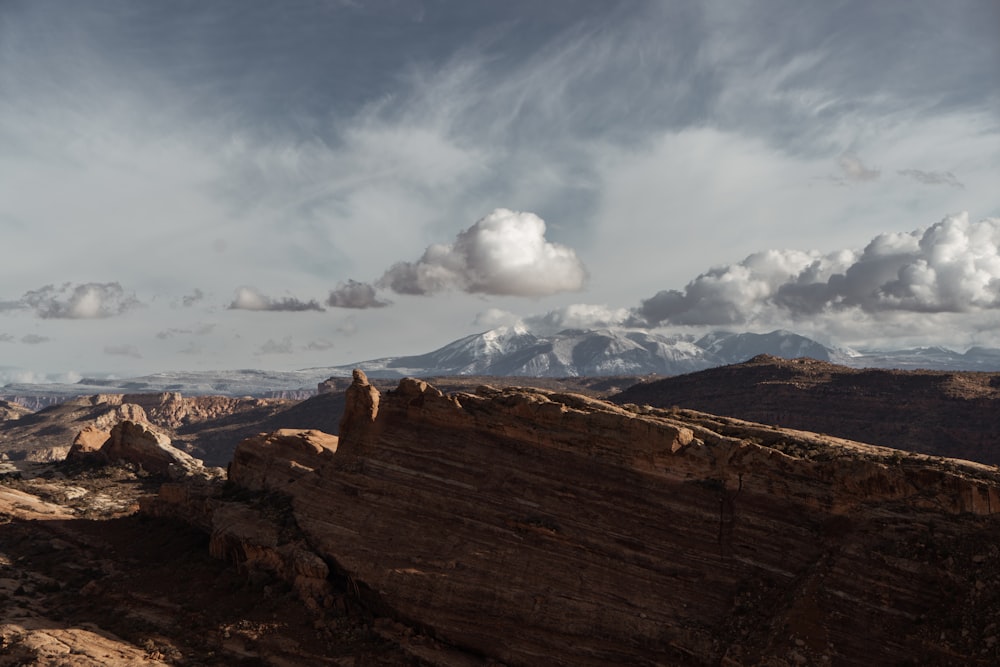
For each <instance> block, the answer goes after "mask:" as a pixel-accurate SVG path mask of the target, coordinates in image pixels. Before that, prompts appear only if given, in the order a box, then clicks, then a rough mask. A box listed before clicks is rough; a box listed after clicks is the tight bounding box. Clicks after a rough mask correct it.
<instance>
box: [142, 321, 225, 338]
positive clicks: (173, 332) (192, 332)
mask: <svg viewBox="0 0 1000 667" xmlns="http://www.w3.org/2000/svg"><path fill="white" fill-rule="evenodd" d="M214 329H215V325H214V324H200V325H198V326H197V327H195V328H193V329H181V328H176V327H171V328H170V329H164V330H163V331H160V332H157V334H156V337H157V338H159V339H160V340H167V339H168V338H173V337H175V336H207V335H208V334H210V333H212V331H213V330H214Z"/></svg>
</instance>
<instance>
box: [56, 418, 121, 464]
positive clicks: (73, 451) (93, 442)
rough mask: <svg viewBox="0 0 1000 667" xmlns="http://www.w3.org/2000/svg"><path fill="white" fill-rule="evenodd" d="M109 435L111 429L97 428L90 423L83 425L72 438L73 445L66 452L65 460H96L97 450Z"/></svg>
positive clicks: (97, 458) (97, 457)
mask: <svg viewBox="0 0 1000 667" xmlns="http://www.w3.org/2000/svg"><path fill="white" fill-rule="evenodd" d="M110 437H111V431H107V430H104V429H102V428H98V427H97V426H95V425H93V424H91V425H90V426H87V427H85V428H84V429H83V430H81V431H80V432H79V433H77V434H76V437H75V438H73V445H72V446H71V447H70V448H69V453H67V454H66V460H67V461H96V460H99V458H100V457H99V456H98V452H99V451H100V450H101V447H103V446H104V443H106V442H107V441H108V439H109V438H110Z"/></svg>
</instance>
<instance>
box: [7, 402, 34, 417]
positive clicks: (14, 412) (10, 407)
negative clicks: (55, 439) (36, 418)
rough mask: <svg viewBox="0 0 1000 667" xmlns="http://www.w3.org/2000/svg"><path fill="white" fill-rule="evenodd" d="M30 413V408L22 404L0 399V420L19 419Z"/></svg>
mask: <svg viewBox="0 0 1000 667" xmlns="http://www.w3.org/2000/svg"><path fill="white" fill-rule="evenodd" d="M30 414H31V410H30V409H28V408H26V407H24V406H23V405H20V404H18V403H11V402H9V401H3V400H0V421H7V420H14V419H19V418H21V417H23V416H24V415H30Z"/></svg>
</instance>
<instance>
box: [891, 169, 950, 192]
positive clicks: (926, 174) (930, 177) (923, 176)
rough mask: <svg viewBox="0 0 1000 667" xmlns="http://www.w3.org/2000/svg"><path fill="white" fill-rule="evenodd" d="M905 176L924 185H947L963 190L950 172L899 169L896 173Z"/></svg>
mask: <svg viewBox="0 0 1000 667" xmlns="http://www.w3.org/2000/svg"><path fill="white" fill-rule="evenodd" d="M896 173H897V174H899V175H900V176H907V177H909V178H912V179H913V180H915V181H917V182H918V183H923V184H924V185H947V186H949V187H952V188H964V187H965V186H964V185H962V183H961V181H959V180H958V177H957V176H955V174H953V173H951V172H950V171H921V170H920V169H900V170H899V171H897V172H896Z"/></svg>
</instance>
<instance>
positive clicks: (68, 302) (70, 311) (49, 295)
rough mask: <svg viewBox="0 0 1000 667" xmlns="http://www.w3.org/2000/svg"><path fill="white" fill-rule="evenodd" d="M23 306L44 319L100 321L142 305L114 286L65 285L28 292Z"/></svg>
mask: <svg viewBox="0 0 1000 667" xmlns="http://www.w3.org/2000/svg"><path fill="white" fill-rule="evenodd" d="M20 303H21V305H22V307H24V308H31V309H34V311H35V314H36V315H38V317H41V318H46V319H48V318H53V319H97V318H105V317H114V316H116V315H122V314H124V313H126V312H128V311H130V310H133V309H135V308H138V307H139V306H140V305H141V304H140V303H139V300H138V299H136V298H135V295H133V294H126V293H125V290H124V289H122V286H121V285H120V284H118V283H116V282H114V283H84V284H82V285H75V286H74V285H72V284H70V283H63V284H62V285H61V286H60V287H55V286H53V285H46V286H45V287H42V288H39V289H36V290H31V291H30V292H26V293H25V294H24V296H23V297H21V301H20Z"/></svg>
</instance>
